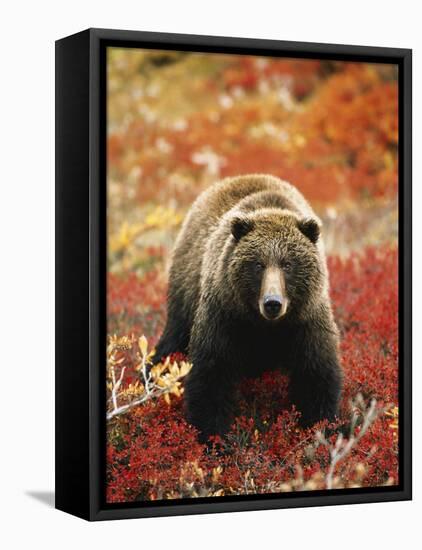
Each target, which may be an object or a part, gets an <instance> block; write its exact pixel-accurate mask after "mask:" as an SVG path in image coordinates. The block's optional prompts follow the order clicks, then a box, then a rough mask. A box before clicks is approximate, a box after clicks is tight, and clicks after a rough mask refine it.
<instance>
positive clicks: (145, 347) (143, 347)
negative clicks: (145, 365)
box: [139, 335, 148, 357]
mask: <svg viewBox="0 0 422 550" xmlns="http://www.w3.org/2000/svg"><path fill="white" fill-rule="evenodd" d="M139 349H140V350H141V353H142V356H143V357H145V355H146V353H147V350H148V340H147V339H146V338H145V336H144V335H142V336H141V337H140V338H139Z"/></svg>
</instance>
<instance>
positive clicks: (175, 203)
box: [108, 48, 398, 274]
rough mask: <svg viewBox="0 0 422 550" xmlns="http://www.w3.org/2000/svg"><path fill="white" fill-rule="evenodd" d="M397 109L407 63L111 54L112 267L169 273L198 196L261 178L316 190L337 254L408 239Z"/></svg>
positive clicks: (308, 192)
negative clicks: (221, 184)
mask: <svg viewBox="0 0 422 550" xmlns="http://www.w3.org/2000/svg"><path fill="white" fill-rule="evenodd" d="M397 112H398V86H397V70H396V67H395V66H393V65H373V64H366V63H350V62H349V63H346V62H333V61H319V60H301V59H286V58H264V57H252V56H236V55H222V54H218V55H217V54H199V53H188V52H173V51H154V50H151V51H147V50H137V49H116V48H111V49H109V50H108V205H109V209H108V221H109V266H110V270H111V271H112V272H114V273H118V272H120V273H122V272H133V271H135V272H137V273H139V274H142V273H143V272H144V270H145V269H149V268H150V267H151V266H152V265H153V264H154V263H155V259H154V258H153V256H154V254H153V251H154V250H155V252H156V253H157V254H158V256H159V258H160V261H163V262H164V264H163V265H164V266H166V265H167V264H168V252H169V250H170V249H171V246H172V243H173V241H174V237H175V234H176V233H177V229H178V226H179V224H180V222H181V220H182V219H183V217H184V215H185V213H186V211H187V209H188V208H189V206H190V205H191V203H192V201H193V200H194V199H195V198H196V196H197V195H198V194H199V193H200V192H201V191H202V190H203V189H205V188H206V187H207V186H208V185H210V184H211V183H213V182H214V181H216V180H217V179H219V178H222V177H224V176H232V175H239V174H245V173H254V172H265V173H270V174H274V175H277V176H279V177H281V178H283V179H286V180H288V181H290V182H291V183H293V184H294V185H296V186H297V187H298V188H299V189H300V190H301V191H302V192H303V193H304V194H305V196H306V197H307V198H308V199H309V200H310V201H311V203H312V204H313V206H314V207H315V208H316V210H317V211H318V213H319V214H320V215H321V217H322V219H323V221H324V222H325V223H324V231H325V240H326V245H327V247H328V251H329V253H336V254H340V255H343V256H344V255H347V254H348V253H349V252H350V251H351V250H358V249H360V248H361V247H362V246H365V245H367V244H372V245H379V244H382V243H383V242H387V241H388V242H391V241H394V240H396V239H397V169H398V161H397V142H398V115H397ZM153 249H154V250H153Z"/></svg>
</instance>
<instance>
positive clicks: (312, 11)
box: [0, 0, 422, 550]
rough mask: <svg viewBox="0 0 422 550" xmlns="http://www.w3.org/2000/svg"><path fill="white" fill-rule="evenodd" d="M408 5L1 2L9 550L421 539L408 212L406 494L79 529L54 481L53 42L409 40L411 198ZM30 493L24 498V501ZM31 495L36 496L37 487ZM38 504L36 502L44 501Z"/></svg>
mask: <svg viewBox="0 0 422 550" xmlns="http://www.w3.org/2000/svg"><path fill="white" fill-rule="evenodd" d="M417 8H418V3H417V2H415V1H414V0H401V1H400V2H397V1H394V2H393V1H390V0H384V1H383V2H380V1H377V0H373V1H372V2H370V1H368V0H365V1H362V0H353V2H339V1H338V0H337V1H334V0H331V1H330V0H309V1H308V0H306V1H305V0H301V1H297V0H290V1H286V0H285V1H283V0H274V1H272V0H259V1H258V2H254V3H247V2H246V0H232V1H231V2H229V1H228V0H224V1H221V0H208V1H207V0H196V1H188V0H176V1H175V0H168V1H164V0H144V1H142V2H140V1H139V2H135V1H133V0H132V1H130V0H114V1H110V0H91V1H89V0H84V1H81V0H73V1H72V2H60V1H55V2H47V1H45V0H37V1H35V2H34V1H26V2H22V1H17V0H15V1H14V2H13V3H12V2H7V3H6V2H5V3H3V5H2V8H1V18H0V19H1V22H2V25H1V27H2V28H1V33H0V41H1V48H0V52H1V55H0V59H1V63H0V75H1V76H0V139H1V143H0V150H1V168H2V169H1V172H0V243H1V244H0V265H1V268H0V335H1V347H0V358H1V359H0V407H1V424H0V448H1V451H0V508H1V511H0V523H1V524H2V526H3V527H2V530H1V531H2V539H3V541H4V542H3V543H2V544H4V548H21V547H24V546H23V545H25V543H26V544H28V546H29V545H30V546H31V547H32V548H60V550H65V549H67V548H72V549H74V548H75V547H80V548H85V547H89V545H95V547H96V548H99V549H101V550H102V549H108V548H113V550H117V549H120V548H128V547H129V548H140V547H143V548H146V547H147V546H148V547H149V548H153V549H156V548H158V549H160V548H166V549H170V550H171V549H172V548H205V549H206V548H231V547H235V548H238V549H242V550H243V549H244V548H248V549H249V548H260V549H262V548H268V547H270V548H298V547H299V548H301V547H305V548H306V547H309V548H313V549H319V548H324V549H331V548H333V549H334V548H341V549H342V550H346V549H349V548H353V549H356V548H365V549H366V548H379V549H382V550H383V549H397V548H399V547H408V548H416V547H417V545H418V543H417V540H419V544H420V521H421V519H420V518H421V514H422V505H421V500H420V499H421V497H420V489H421V474H420V468H421V467H420V465H419V464H420V457H421V440H422V438H421V437H420V436H419V437H417V434H418V432H419V430H420V425H421V424H420V419H421V412H420V401H419V399H418V398H417V397H418V393H419V391H421V373H420V359H421V353H420V351H419V346H418V339H417V336H418V332H419V330H420V325H419V324H418V321H420V314H419V312H420V310H421V307H422V303H421V292H420V286H419V284H418V282H419V281H420V279H421V269H420V268H421V257H420V254H418V250H417V248H418V243H420V241H419V238H421V237H422V233H421V219H422V216H421V215H418V212H416V215H415V223H414V229H415V239H414V240H415V258H414V269H415V274H414V280H415V289H414V294H415V300H414V310H415V331H414V334H415V340H416V342H415V344H416V345H415V347H416V349H415V354H414V367H415V368H414V388H415V392H414V393H415V396H416V398H415V409H416V410H415V414H414V424H415V436H416V437H415V445H414V447H415V449H414V450H415V459H414V463H415V466H416V471H415V500H414V502H407V503H387V504H368V505H360V506H343V507H327V508H309V509H303V510H301V509H297V510H284V511H268V512H249V513H237V514H220V515H211V516H196V517H195V516H188V517H176V518H164V519H150V520H130V521H128V520H126V521H120V522H117V521H114V522H108V523H97V524H88V523H86V522H83V521H82V520H79V519H76V518H73V517H71V516H68V515H66V514H63V513H61V512H58V511H55V510H54V509H53V508H52V506H51V505H50V506H48V505H46V503H45V501H46V500H51V495H49V492H51V491H52V490H53V487H54V476H53V472H54V461H53V457H54V453H53V451H54V447H53V434H54V424H53V420H54V418H53V411H54V395H53V387H54V379H53V375H54V292H53V291H54V235H53V234H54V215H53V214H54V212H53V209H54V40H56V39H58V38H61V37H63V36H66V35H69V34H72V33H75V32H77V31H79V30H82V29H84V28H87V27H106V28H121V29H134V30H150V31H167V32H182V33H196V34H210V35H223V36H224V35H226V36H230V35H231V36H243V37H256V38H273V39H286V40H303V41H315V42H333V43H349V44H364V45H377V46H395V47H406V48H413V49H414V73H415V74H414V97H415V101H414V128H415V130H414V156H415V166H414V168H415V170H414V203H415V205H420V206H422V202H421V186H420V180H421V168H420V162H418V161H419V155H418V153H419V152H420V151H421V138H420V134H419V131H422V128H421V125H420V120H421V110H422V109H421V103H420V102H421V97H422V83H421V56H422V42H421V35H422V33H421V29H420V18H419V17H418V13H417V12H418V9H417ZM31 493H32V496H31ZM34 493H35V494H36V495H38V498H36V497H34V496H33V494H34ZM40 495H41V500H40V498H39V497H40ZM43 501H44V502H43Z"/></svg>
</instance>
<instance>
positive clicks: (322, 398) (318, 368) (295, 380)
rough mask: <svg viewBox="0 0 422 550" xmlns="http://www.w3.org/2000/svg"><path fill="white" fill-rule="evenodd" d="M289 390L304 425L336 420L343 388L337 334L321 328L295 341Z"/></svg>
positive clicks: (311, 329)
mask: <svg viewBox="0 0 422 550" xmlns="http://www.w3.org/2000/svg"><path fill="white" fill-rule="evenodd" d="M289 387H290V398H291V402H292V403H294V404H295V405H296V407H297V409H298V411H299V412H300V413H301V418H300V424H301V425H302V426H304V427H308V426H312V425H313V424H315V423H316V422H319V421H320V420H328V421H330V422H331V421H333V420H334V419H335V417H336V415H337V414H338V404H339V399H340V393H341V388H342V371H341V367H340V364H339V359H338V352H337V336H336V334H333V332H331V331H330V330H326V331H325V330H322V329H321V326H318V327H315V329H313V327H312V326H309V327H307V328H306V330H304V331H303V338H301V339H300V340H299V342H298V341H297V342H296V349H295V350H294V362H293V364H292V368H291V372H290V381H289Z"/></svg>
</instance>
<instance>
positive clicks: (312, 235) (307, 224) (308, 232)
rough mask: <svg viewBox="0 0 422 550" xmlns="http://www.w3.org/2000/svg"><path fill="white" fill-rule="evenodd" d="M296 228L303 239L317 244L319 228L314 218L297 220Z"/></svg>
mask: <svg viewBox="0 0 422 550" xmlns="http://www.w3.org/2000/svg"><path fill="white" fill-rule="evenodd" d="M298 227H299V229H300V231H301V232H302V233H303V234H304V235H305V237H308V239H309V240H310V241H311V243H313V244H315V243H316V242H317V240H318V238H319V235H320V232H321V227H320V224H319V222H318V221H317V220H315V219H314V218H305V219H304V220H299V222H298Z"/></svg>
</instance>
